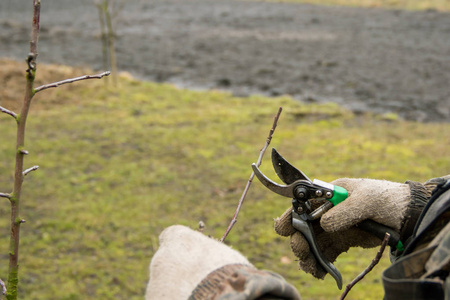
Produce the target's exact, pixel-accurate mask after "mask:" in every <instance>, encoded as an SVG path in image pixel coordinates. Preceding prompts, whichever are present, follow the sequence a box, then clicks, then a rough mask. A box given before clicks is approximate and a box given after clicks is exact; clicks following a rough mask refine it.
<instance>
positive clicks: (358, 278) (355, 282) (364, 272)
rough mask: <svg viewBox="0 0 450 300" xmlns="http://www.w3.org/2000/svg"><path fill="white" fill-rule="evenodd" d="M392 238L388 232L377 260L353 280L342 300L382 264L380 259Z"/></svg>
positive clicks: (376, 257) (376, 256) (346, 288)
mask: <svg viewBox="0 0 450 300" xmlns="http://www.w3.org/2000/svg"><path fill="white" fill-rule="evenodd" d="M390 237H391V235H390V234H389V233H387V232H386V235H385V236H384V239H383V242H382V243H381V246H380V250H378V252H377V255H375V258H374V259H373V260H372V262H371V263H370V265H369V266H368V267H367V268H366V269H365V270H364V271H363V272H362V273H361V274H359V275H358V276H356V277H355V279H353V281H352V282H350V283H349V284H348V285H347V286H346V287H345V291H344V292H343V293H342V295H341V298H340V300H343V299H345V297H346V296H347V294H348V293H349V292H350V290H351V289H352V288H353V286H355V284H357V283H358V282H359V281H361V279H363V278H364V276H366V275H367V274H368V273H369V272H370V271H372V269H373V268H374V267H375V266H376V265H377V264H378V263H379V262H380V259H381V257H382V256H383V252H384V249H385V248H386V245H387V244H388V242H389V238H390Z"/></svg>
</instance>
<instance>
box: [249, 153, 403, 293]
mask: <svg viewBox="0 0 450 300" xmlns="http://www.w3.org/2000/svg"><path fill="white" fill-rule="evenodd" d="M272 164H273V167H274V169H275V172H276V173H277V175H278V177H279V178H280V179H281V180H282V181H283V182H284V183H285V184H286V185H280V184H278V183H276V182H274V181H272V180H270V179H269V178H268V177H267V176H265V175H264V174H263V173H262V172H261V171H260V170H259V168H258V167H257V166H256V164H252V168H253V172H254V173H255V175H256V177H257V178H258V179H259V181H261V183H262V184H263V185H265V186H266V187H267V188H268V189H269V190H271V191H272V192H274V193H276V194H278V195H281V196H284V197H288V198H292V226H293V227H294V228H295V229H296V230H298V231H300V232H301V233H302V234H303V236H304V237H305V238H306V240H307V241H308V243H309V245H310V249H311V251H312V253H313V254H314V256H315V258H316V259H317V261H318V262H319V263H320V265H321V266H322V267H323V268H324V269H325V270H326V271H327V272H328V273H329V274H330V275H331V276H332V277H333V278H334V279H335V280H336V284H337V286H338V288H339V289H342V276H341V273H340V272H339V271H338V270H337V269H336V267H335V266H334V265H333V264H332V263H331V262H329V261H328V260H327V259H326V258H325V257H324V256H323V255H322V252H321V250H320V249H319V247H318V245H317V242H316V237H315V234H314V231H313V227H312V223H311V222H312V221H313V220H317V219H320V217H321V216H322V215H323V214H324V213H326V212H327V211H328V210H329V209H331V208H332V207H333V206H335V205H338V204H339V203H341V202H343V201H344V200H345V199H347V197H348V192H347V190H346V189H345V188H343V187H340V186H337V185H333V184H330V183H327V182H324V181H321V180H318V179H314V180H311V179H309V178H308V177H307V176H306V175H305V174H304V173H303V172H302V171H300V170H298V169H297V168H295V167H294V166H293V165H291V164H290V163H289V162H288V161H286V160H285V159H284V158H283V157H282V156H281V155H280V154H279V153H278V152H277V151H276V150H275V149H272ZM311 200H324V204H322V205H321V206H320V207H319V208H316V209H315V210H313V209H312V205H311V202H310V201H311ZM357 226H358V227H359V228H361V229H363V230H365V231H367V232H369V233H371V234H373V235H375V236H376V237H378V238H380V239H383V238H384V235H385V233H386V232H388V233H389V234H390V235H391V237H390V239H389V245H390V246H392V247H396V248H397V249H399V250H402V249H401V248H402V247H403V245H402V243H401V242H400V236H399V234H398V233H397V232H395V231H394V230H393V229H391V228H389V227H387V226H384V225H382V224H380V223H377V222H375V221H373V220H365V221H363V222H361V223H359V224H358V225H357Z"/></svg>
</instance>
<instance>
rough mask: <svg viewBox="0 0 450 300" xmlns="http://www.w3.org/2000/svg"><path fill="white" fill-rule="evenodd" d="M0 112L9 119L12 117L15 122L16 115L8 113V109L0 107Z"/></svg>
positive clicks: (11, 112)
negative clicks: (8, 116)
mask: <svg viewBox="0 0 450 300" xmlns="http://www.w3.org/2000/svg"><path fill="white" fill-rule="evenodd" d="M0 111H1V112H2V113H5V114H7V115H10V116H11V117H13V118H14V119H16V120H17V114H16V113H15V112H13V111H10V110H9V109H6V108H4V107H1V106H0Z"/></svg>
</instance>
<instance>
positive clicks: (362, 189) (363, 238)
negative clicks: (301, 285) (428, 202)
mask: <svg viewBox="0 0 450 300" xmlns="http://www.w3.org/2000/svg"><path fill="white" fill-rule="evenodd" d="M331 183H332V184H334V185H337V186H341V187H343V188H345V189H346V190H347V191H348V193H349V197H348V198H347V199H346V200H345V201H344V202H342V203H340V204H338V205H336V206H335V207H333V208H331V209H330V210H329V211H328V212H326V213H325V214H324V215H323V216H322V217H321V219H320V221H319V220H317V221H314V222H313V228H314V232H315V235H316V240H317V244H318V246H319V248H320V249H321V251H322V254H323V255H324V257H325V258H326V259H327V260H329V261H330V262H334V261H335V260H336V258H337V257H338V256H339V255H340V254H341V253H342V252H346V251H348V249H349V248H350V247H356V246H360V247H363V248H371V247H376V246H377V245H380V244H381V242H382V241H381V240H380V239H378V238H376V237H374V236H372V235H371V234H369V233H367V232H365V231H363V230H361V229H358V228H356V227H355V226H354V225H355V224H358V223H360V222H361V221H363V220H366V219H372V220H374V221H376V222H378V223H381V224H384V225H386V226H389V227H391V228H393V229H394V230H395V231H397V232H400V229H401V227H402V222H403V221H404V219H405V214H406V212H407V208H408V205H409V204H410V199H411V192H410V186H409V185H408V184H401V183H395V182H390V181H383V180H373V179H349V178H343V179H338V180H335V181H333V182H331ZM322 203H323V202H322ZM322 203H312V204H313V208H315V207H318V206H320V205H321V204H322ZM291 211H292V207H290V208H289V209H288V210H286V212H285V213H284V214H283V215H282V216H281V217H280V218H277V219H276V220H275V231H276V232H277V233H278V234H280V235H282V236H290V239H291V249H292V251H293V252H294V254H295V256H297V257H298V258H299V267H300V268H301V269H302V270H304V271H305V272H307V273H311V274H312V275H313V276H314V277H316V278H320V279H322V278H323V277H324V276H325V275H326V274H327V273H326V271H325V270H324V269H323V268H322V266H321V265H320V263H318V262H317V261H316V259H315V257H314V254H313V253H312V252H311V251H310V249H309V244H308V242H307V241H306V239H305V238H304V236H303V235H302V234H301V233H300V232H298V231H297V230H295V229H294V228H293V227H292V222H291Z"/></svg>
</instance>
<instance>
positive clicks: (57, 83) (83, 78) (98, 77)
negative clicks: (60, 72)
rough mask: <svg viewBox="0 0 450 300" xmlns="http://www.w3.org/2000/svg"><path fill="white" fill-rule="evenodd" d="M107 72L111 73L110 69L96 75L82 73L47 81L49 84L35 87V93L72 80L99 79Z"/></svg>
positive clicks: (107, 73)
mask: <svg viewBox="0 0 450 300" xmlns="http://www.w3.org/2000/svg"><path fill="white" fill-rule="evenodd" d="M109 74H111V72H110V71H106V72H103V73H100V74H97V75H84V76H80V77H75V78H70V79H65V80H61V81H58V82H54V83H49V84H45V85H41V86H40V87H37V88H35V89H34V92H35V93H39V92H40V91H43V90H46V89H49V88H55V87H58V86H60V85H63V84H66V83H72V82H76V81H81V80H86V79H100V78H102V77H104V76H108V75H109Z"/></svg>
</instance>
